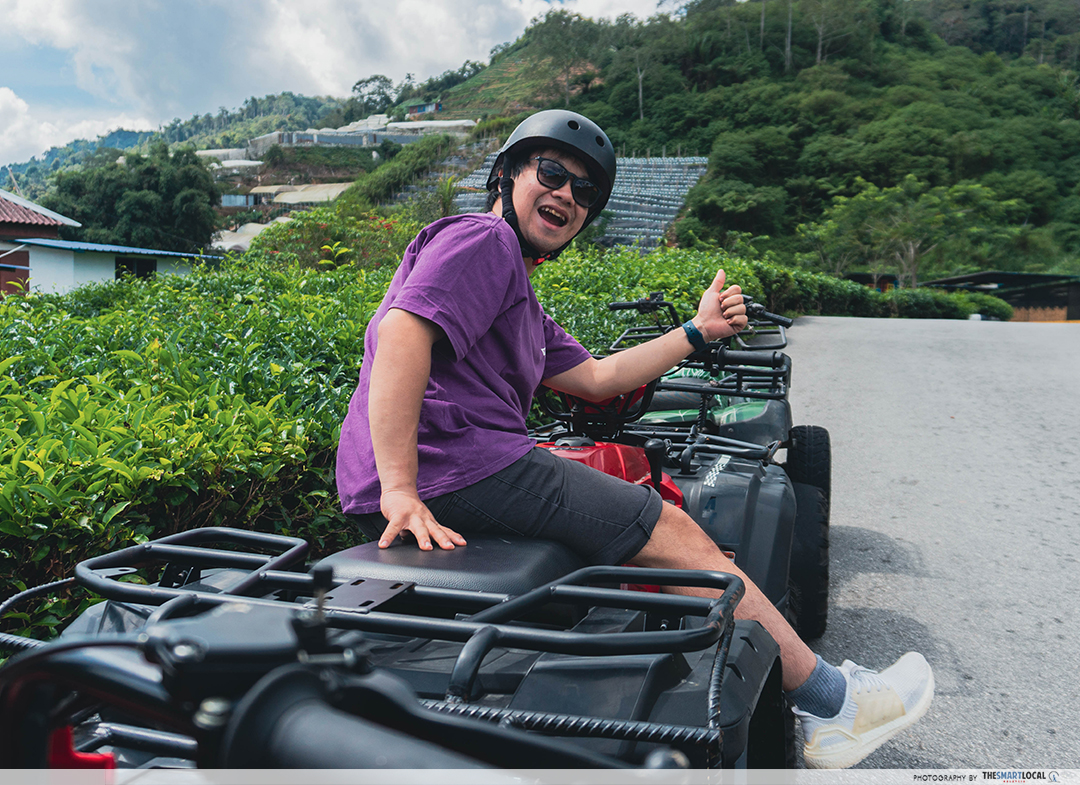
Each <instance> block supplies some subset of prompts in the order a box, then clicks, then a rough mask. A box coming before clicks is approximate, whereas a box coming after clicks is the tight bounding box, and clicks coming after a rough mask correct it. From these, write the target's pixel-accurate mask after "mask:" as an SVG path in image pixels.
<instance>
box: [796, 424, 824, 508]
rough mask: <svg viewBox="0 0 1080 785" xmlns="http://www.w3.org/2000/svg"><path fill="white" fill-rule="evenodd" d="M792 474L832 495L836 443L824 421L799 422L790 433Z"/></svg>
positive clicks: (798, 480) (799, 479)
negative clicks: (833, 448)
mask: <svg viewBox="0 0 1080 785" xmlns="http://www.w3.org/2000/svg"><path fill="white" fill-rule="evenodd" d="M784 468H785V469H786V470H787V475H788V477H790V478H791V481H792V482H793V483H805V484H806V485H816V486H817V487H818V488H821V490H822V492H823V493H824V494H825V501H826V502H829V501H831V499H832V446H831V443H830V441H829V432H828V431H827V430H826V429H825V428H822V427H821V426H820V425H796V426H795V427H794V428H792V429H791V431H790V432H789V433H788V445H787V465H786V466H785V467H784Z"/></svg>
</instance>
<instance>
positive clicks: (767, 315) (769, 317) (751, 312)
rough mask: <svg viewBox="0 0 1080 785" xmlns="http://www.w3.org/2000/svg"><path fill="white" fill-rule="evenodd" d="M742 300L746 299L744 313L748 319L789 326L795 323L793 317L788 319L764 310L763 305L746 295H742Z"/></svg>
mask: <svg viewBox="0 0 1080 785" xmlns="http://www.w3.org/2000/svg"><path fill="white" fill-rule="evenodd" d="M743 300H744V301H746V315H747V317H748V318H750V319H762V320H764V321H766V322H772V323H773V324H776V325H779V326H780V327H790V326H791V325H793V324H795V320H794V319H789V318H787V317H786V316H781V315H780V314H778V313H772V312H771V311H766V310H765V306H764V305H762V304H761V303H755V302H752V301H750V298H749V297H748V296H746V295H743Z"/></svg>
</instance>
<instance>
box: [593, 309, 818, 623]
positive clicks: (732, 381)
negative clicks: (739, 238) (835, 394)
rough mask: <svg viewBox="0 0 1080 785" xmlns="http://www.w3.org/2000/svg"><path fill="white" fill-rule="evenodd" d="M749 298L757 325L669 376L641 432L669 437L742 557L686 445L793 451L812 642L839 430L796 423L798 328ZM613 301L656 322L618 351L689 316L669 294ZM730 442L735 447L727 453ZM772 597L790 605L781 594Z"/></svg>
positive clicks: (721, 538) (805, 618)
mask: <svg viewBox="0 0 1080 785" xmlns="http://www.w3.org/2000/svg"><path fill="white" fill-rule="evenodd" d="M744 299H745V300H746V308H747V316H748V317H749V318H750V325H749V328H748V329H747V330H744V331H743V332H742V333H740V334H738V335H736V336H734V337H733V338H728V339H726V340H724V341H721V342H717V343H714V344H712V345H710V346H708V347H707V348H706V349H704V350H702V351H698V352H695V353H694V354H692V355H691V356H690V357H688V358H687V359H686V360H685V361H684V362H683V363H681V364H680V365H679V367H678V368H676V369H675V370H674V371H672V372H671V373H669V374H666V375H665V376H664V377H663V378H662V379H660V380H659V381H658V383H657V385H656V387H655V391H654V394H653V396H652V398H651V400H650V401H649V403H648V405H647V407H646V408H645V411H644V412H643V413H642V414H641V416H640V417H639V418H638V421H637V423H636V424H635V427H634V432H635V433H636V434H637V436H638V437H639V439H641V438H644V439H649V438H654V437H655V438H661V439H664V440H665V441H666V443H667V445H668V448H669V449H668V451H667V453H666V455H665V457H666V458H667V460H668V463H669V464H671V465H672V466H673V467H677V468H679V469H680V471H679V473H677V474H676V475H675V477H676V478H678V479H677V480H676V484H678V485H680V486H681V487H684V488H685V489H686V491H691V492H690V493H686V492H685V491H684V495H689V496H690V497H692V498H691V499H690V501H689V502H688V505H689V506H687V507H686V510H687V512H688V513H689V514H690V516H691V517H692V518H694V519H695V520H696V521H697V522H698V523H700V524H702V526H703V527H704V528H705V529H706V531H710V533H714V532H715V534H714V536H713V539H714V540H715V541H716V542H717V543H718V544H720V545H721V548H724V549H725V550H734V551H735V552H736V554H738V552H739V550H740V549H739V548H738V547H735V546H736V545H738V542H737V540H736V539H733V538H737V537H738V535H737V534H733V533H731V532H727V533H723V534H721V532H720V531H719V530H718V529H716V528H712V529H710V526H709V525H708V520H709V518H710V514H711V513H712V509H713V506H714V505H715V504H718V503H719V499H718V498H717V499H716V501H715V502H714V498H715V497H713V496H711V495H709V494H706V496H705V497H704V499H703V500H702V501H699V500H700V499H702V497H701V494H700V492H698V491H696V489H697V488H698V487H699V486H700V485H701V481H702V480H701V478H700V477H698V476H697V475H696V474H695V473H694V472H691V471H690V469H689V464H686V465H684V462H686V461H688V457H687V456H688V455H689V454H690V453H687V452H686V449H687V447H688V446H690V445H692V444H695V443H696V444H700V445H701V446H700V447H698V448H696V449H699V450H706V453H705V454H708V450H712V451H713V452H714V453H716V452H718V453H720V454H721V455H724V454H728V455H732V457H734V456H735V453H732V452H730V450H731V449H732V448H738V444H737V442H736V441H725V439H727V440H737V441H739V442H748V443H751V444H757V445H769V446H770V448H771V449H770V450H769V452H768V453H767V456H766V458H765V459H764V460H765V462H766V463H769V464H772V463H773V461H774V459H775V457H776V454H777V452H779V451H780V450H783V451H784V452H785V453H786V461H785V462H783V463H782V464H780V468H782V469H783V471H784V473H785V474H786V475H787V477H788V479H789V480H790V483H791V488H792V491H793V492H794V494H795V501H796V513H795V523H794V538H793V542H792V550H791V560H790V581H789V584H788V586H789V588H790V590H791V591H790V597H789V599H790V604H789V605H790V607H788V608H787V613H788V616H789V619H790V621H791V622H792V625H793V626H794V627H795V629H796V630H797V631H798V632H799V634H800V636H801V637H802V638H803V639H805V640H812V639H814V638H818V637H820V636H821V635H823V634H824V632H825V627H826V623H827V620H828V594H829V509H830V502H831V493H832V479H831V477H832V465H831V444H830V439H829V432H828V431H827V430H826V429H825V428H822V427H821V426H816V425H793V424H792V415H791V406H790V404H789V402H788V392H789V390H790V387H791V360H790V358H789V357H788V356H787V355H785V354H783V353H781V352H780V351H778V350H779V349H782V348H784V347H785V346H786V345H787V334H786V328H787V327H790V326H791V324H792V322H791V320H790V319H786V318H784V317H782V316H779V315H777V314H773V313H769V312H768V311H767V310H765V308H764V307H763V306H762V305H760V304H759V303H755V302H753V300H752V299H751V298H750V297H744ZM609 307H610V308H611V309H612V310H634V311H637V312H638V313H639V314H641V315H642V316H645V317H648V318H649V319H650V321H651V323H650V324H649V325H647V326H641V325H634V326H631V327H628V328H627V329H626V330H624V331H623V332H622V334H621V335H620V336H619V337H618V338H617V339H616V340H615V341H614V342H613V343H612V344H611V346H610V347H609V351H611V352H618V351H622V350H624V349H626V348H628V347H630V346H633V345H635V344H637V343H640V342H643V341H647V340H651V339H652V338H655V337H656V336H658V335H661V334H663V333H665V332H668V331H670V330H672V329H677V327H678V325H680V324H681V323H682V322H681V320H680V319H679V316H678V313H677V312H676V310H675V306H674V305H673V304H671V303H670V302H667V301H666V300H665V299H664V296H663V294H662V293H660V292H654V293H653V294H650V295H649V296H648V297H645V298H642V299H640V300H636V301H633V302H616V303H611V304H610V306H609ZM733 345H734V346H735V347H739V348H733ZM650 428H651V429H652V431H651V432H650V430H649V429H650ZM708 437H714V438H708ZM715 437H722V438H719V439H717V438H715ZM724 444H729V445H730V446H729V447H728V448H727V449H728V451H727V452H726V453H725V448H724V447H723V446H722V445H724ZM705 445H710V446H709V447H708V448H706V446H705ZM742 449H746V448H745V446H744V447H743V448H742ZM718 460H719V461H726V460H728V459H726V458H720V459H718ZM704 462H705V463H707V462H708V459H705V461H704ZM735 495H736V496H737V494H735ZM730 501H733V500H730V499H729V502H730ZM725 543H727V545H725ZM729 546H730V547H729ZM736 561H737V563H739V564H740V566H742V567H743V568H744V569H747V567H746V566H745V565H743V564H741V563H740V562H738V560H736ZM775 561H777V560H774V562H775ZM747 574H749V575H750V577H751V578H752V579H753V580H754V581H755V582H757V583H758V585H759V586H762V587H763V588H764V586H765V585H767V584H768V585H775V579H774V580H769V579H768V578H766V576H765V575H763V574H760V573H757V572H756V571H751V570H749V569H748V570H747ZM767 593H768V592H767ZM769 596H770V598H772V599H773V601H774V603H775V604H777V606H778V607H780V608H781V610H784V607H783V606H782V603H781V601H780V599H779V597H778V596H774V595H773V594H769Z"/></svg>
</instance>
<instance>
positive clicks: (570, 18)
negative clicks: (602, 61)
mask: <svg viewBox="0 0 1080 785" xmlns="http://www.w3.org/2000/svg"><path fill="white" fill-rule="evenodd" d="M598 32H599V27H598V26H597V24H596V23H595V22H593V21H592V20H591V19H586V18H584V17H583V16H581V15H580V14H572V13H570V12H568V11H561V10H560V11H548V12H547V14H545V15H544V18H543V19H542V20H541V19H539V18H537V19H534V20H533V24H532V27H531V28H530V31H529V34H530V36H531V37H532V40H533V44H534V46H536V47H537V49H538V50H539V51H540V52H541V53H542V54H543V55H544V56H545V57H549V58H551V61H552V64H553V66H554V68H555V70H556V71H557V72H558V73H559V74H560V77H561V79H562V82H563V87H564V92H565V100H566V105H567V106H570V86H571V85H572V84H573V78H574V74H575V72H576V71H577V70H578V69H579V68H580V67H581V66H582V64H584V63H585V62H587V61H588V59H589V58H590V57H591V56H592V53H593V49H594V47H595V45H596V42H597V36H598Z"/></svg>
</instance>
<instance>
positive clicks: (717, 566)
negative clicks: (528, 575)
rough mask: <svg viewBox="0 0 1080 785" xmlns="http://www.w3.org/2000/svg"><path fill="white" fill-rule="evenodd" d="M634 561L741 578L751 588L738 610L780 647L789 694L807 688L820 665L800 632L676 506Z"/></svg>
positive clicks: (662, 518) (693, 591) (666, 508)
mask: <svg viewBox="0 0 1080 785" xmlns="http://www.w3.org/2000/svg"><path fill="white" fill-rule="evenodd" d="M631 561H632V562H633V563H634V564H637V565H640V566H642V567H661V568H667V569H678V570H715V571H717V572H727V573H733V574H735V575H738V576H739V577H740V578H742V580H743V582H744V583H745V584H746V595H745V596H744V597H743V600H742V602H740V603H739V605H738V607H737V608H736V609H735V616H736V617H737V618H740V619H754V620H755V621H758V622H760V623H761V625H762V626H763V627H764V628H765V629H766V630H768V631H769V634H770V635H772V636H773V638H774V639H775V640H776V642H777V644H779V646H780V659H781V661H782V662H783V663H784V689H785V690H788V691H790V690H793V689H795V688H797V687H799V686H801V685H802V684H803V683H804V682H805V681H806V679H807V677H809V676H810V674H811V673H812V672H813V670H814V667H815V666H816V665H817V657H816V656H815V655H814V653H813V652H812V651H810V648H809V647H808V646H807V645H806V644H805V643H803V642H802V640H801V639H800V638H799V636H798V635H797V634H796V633H795V630H793V629H792V628H791V625H790V624H788V623H787V621H786V620H785V619H784V617H783V616H782V615H781V614H780V611H778V610H776V608H775V607H774V606H773V604H772V603H771V602H769V598H768V597H766V596H765V595H764V594H763V593H762V592H761V590H760V589H759V588H758V587H757V586H756V585H755V584H754V582H753V581H751V580H750V578H748V577H747V576H746V574H745V573H744V572H743V571H742V570H740V569H739V568H738V567H736V566H735V564H734V563H733V562H732V561H731V560H730V559H728V557H727V556H725V555H724V554H723V553H722V552H721V551H720V549H719V548H718V547H717V546H716V543H714V542H713V541H712V539H711V538H710V537H709V535H707V534H706V533H705V532H704V531H702V529H701V527H700V526H698V525H697V524H696V523H695V522H694V520H693V519H692V518H691V517H690V516H689V515H687V514H686V513H685V512H683V511H682V510H680V509H679V508H678V507H675V506H674V505H672V504H665V505H664V509H663V512H661V513H660V520H659V521H658V522H657V524H656V528H655V529H653V534H652V537H651V538H650V539H649V541H648V542H647V543H646V544H645V547H644V548H642V549H641V552H640V553H639V554H638V555H637V556H635V557H634V558H633V559H631ZM672 591H674V592H678V593H681V594H698V593H703V592H708V593H710V594H711V595H713V596H719V592H710V591H709V590H708V589H697V588H695V589H690V588H682V587H675V588H673V589H672Z"/></svg>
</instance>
